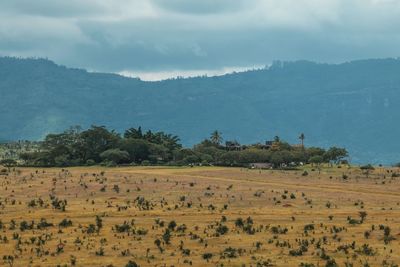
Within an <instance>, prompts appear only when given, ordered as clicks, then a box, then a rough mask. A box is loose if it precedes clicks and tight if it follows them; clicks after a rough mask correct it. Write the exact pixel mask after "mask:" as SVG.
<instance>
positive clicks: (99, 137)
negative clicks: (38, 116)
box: [8, 126, 348, 168]
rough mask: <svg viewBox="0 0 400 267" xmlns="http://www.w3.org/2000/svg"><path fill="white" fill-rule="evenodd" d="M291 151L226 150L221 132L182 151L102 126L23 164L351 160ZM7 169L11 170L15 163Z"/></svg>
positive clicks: (284, 147) (269, 145) (337, 154)
mask: <svg viewBox="0 0 400 267" xmlns="http://www.w3.org/2000/svg"><path fill="white" fill-rule="evenodd" d="M299 139H300V140H301V144H299V145H290V144H289V143H287V142H285V141H283V140H281V139H280V138H279V137H278V136H276V137H275V138H274V140H273V141H269V142H266V143H265V144H263V143H257V144H251V145H240V144H239V143H238V142H237V141H227V142H225V144H223V142H222V141H223V138H222V135H221V133H220V132H218V131H215V132H213V133H212V134H211V135H210V138H208V139H205V140H203V141H202V142H200V143H199V144H196V145H194V146H193V147H192V148H186V147H183V146H182V144H181V143H180V139H179V137H178V136H176V135H173V134H168V133H165V132H162V131H160V132H153V131H151V130H147V131H143V130H142V128H141V127H138V128H130V129H128V130H126V131H125V132H124V133H123V134H120V133H118V132H116V131H114V130H109V129H107V128H106V127H104V126H92V127H90V128H89V129H86V130H82V129H81V128H80V127H71V128H70V129H68V130H66V131H64V132H62V133H58V134H48V135H47V136H46V137H45V139H44V140H43V141H42V142H39V143H38V145H37V149H36V150H35V151H29V152H26V151H23V152H21V153H20V154H19V161H18V162H19V164H22V165H27V166H43V167H45V166H49V167H50V166H58V167H64V166H84V165H87V166H90V165H98V164H101V165H105V166H115V165H122V164H130V165H178V166H179V165H180V166H182V165H198V164H203V165H219V166H249V164H251V163H268V164H270V165H271V167H275V168H279V167H289V166H296V165H299V164H306V163H312V164H321V163H324V162H326V163H328V162H331V163H339V162H341V161H343V160H345V159H346V158H347V157H348V152H347V151H346V149H344V148H338V147H331V148H329V149H324V148H320V147H305V146H304V139H305V136H304V134H301V135H300V137H299ZM8 164H12V162H11V161H9V162H8Z"/></svg>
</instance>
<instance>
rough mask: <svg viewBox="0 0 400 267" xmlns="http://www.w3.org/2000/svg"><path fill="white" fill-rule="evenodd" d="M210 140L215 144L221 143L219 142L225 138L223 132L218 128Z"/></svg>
mask: <svg viewBox="0 0 400 267" xmlns="http://www.w3.org/2000/svg"><path fill="white" fill-rule="evenodd" d="M210 140H211V142H213V143H214V144H216V145H219V144H221V142H222V140H223V139H222V136H221V133H220V132H218V131H217V130H215V131H214V132H212V134H211V137H210Z"/></svg>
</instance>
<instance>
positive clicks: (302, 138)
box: [299, 133, 306, 147]
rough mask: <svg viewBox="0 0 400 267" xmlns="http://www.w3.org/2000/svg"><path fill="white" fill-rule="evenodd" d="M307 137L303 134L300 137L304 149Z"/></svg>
mask: <svg viewBox="0 0 400 267" xmlns="http://www.w3.org/2000/svg"><path fill="white" fill-rule="evenodd" d="M305 138H306V137H305V136H304V133H301V134H300V136H299V139H300V140H301V146H302V147H304V139H305Z"/></svg>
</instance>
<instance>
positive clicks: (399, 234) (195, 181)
mask: <svg viewBox="0 0 400 267" xmlns="http://www.w3.org/2000/svg"><path fill="white" fill-rule="evenodd" d="M305 169H306V170H307V173H308V174H306V173H304V170H305ZM305 169H304V170H298V171H277V170H249V169H240V168H219V167H194V168H172V167H171V168H167V167H129V168H128V167H126V168H125V167H120V168H100V167H87V168H68V169H57V168H51V169H33V168H17V169H16V170H10V172H9V173H3V174H2V175H0V220H1V223H0V229H1V230H0V266H118V267H120V266H136V265H135V263H136V264H137V265H139V266H397V265H396V264H399V263H400V246H399V245H400V205H399V204H400V182H399V181H400V178H398V177H397V176H398V172H399V170H398V169H384V168H380V169H375V170H374V171H373V172H371V173H370V174H369V175H368V177H367V175H366V174H365V173H362V172H361V170H360V169H359V168H357V167H351V168H350V167H348V166H342V167H341V168H338V167H337V166H334V167H328V166H327V167H324V168H322V170H321V171H320V172H319V171H318V170H311V167H306V168H305ZM129 262H130V265H129V264H128V263H129Z"/></svg>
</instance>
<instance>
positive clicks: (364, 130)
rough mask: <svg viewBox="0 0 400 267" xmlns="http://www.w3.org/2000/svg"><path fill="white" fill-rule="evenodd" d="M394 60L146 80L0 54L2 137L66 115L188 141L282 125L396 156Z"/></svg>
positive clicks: (362, 158) (369, 153)
mask: <svg viewBox="0 0 400 267" xmlns="http://www.w3.org/2000/svg"><path fill="white" fill-rule="evenodd" d="M399 74H400V60H397V59H377V60H363V61H354V62H349V63H344V64H338V65H329V64H317V63H313V62H307V61H298V62H288V63H282V62H277V63H275V64H273V66H272V67H271V68H269V69H263V70H256V71H249V72H244V73H235V74H230V75H224V76H220V77H208V78H207V77H202V78H190V79H177V80H167V81H162V82H143V81H140V80H138V79H130V78H125V77H121V76H118V75H113V74H101V73H88V72H86V71H84V70H77V69H68V68H66V67H63V66H58V65H56V64H54V63H53V62H51V61H48V60H43V59H15V58H0V92H1V97H0V123H1V124H0V125H1V126H0V127H1V128H0V140H11V139H40V138H42V137H43V136H44V135H45V134H46V133H49V132H55V131H61V130H63V129H65V128H67V127H69V126H71V125H77V124H79V125H82V126H84V127H87V126H90V125H91V124H100V125H106V126H108V127H110V128H114V129H116V130H122V129H125V128H129V127H132V126H139V125H141V126H142V127H143V128H152V129H155V130H164V131H169V132H173V133H175V134H178V135H179V136H180V137H181V139H182V141H183V143H184V144H186V145H191V144H194V143H196V142H198V141H200V140H201V139H202V138H205V137H208V133H210V132H211V131H213V130H215V129H218V130H220V131H221V132H222V133H223V135H224V137H225V139H233V138H236V139H238V141H240V142H256V141H263V140H266V139H270V138H272V137H273V136H274V135H279V136H281V137H282V138H283V139H286V140H288V141H289V142H292V143H295V142H298V140H297V136H298V135H299V133H300V132H304V133H305V135H306V140H305V141H306V144H307V145H318V146H328V145H339V146H345V147H346V148H348V149H349V150H350V152H351V154H352V156H353V158H352V160H353V161H355V162H373V163H381V162H382V163H394V162H397V161H400V142H398V141H397V137H398V136H399V135H400V124H399V123H398V122H399V121H400V106H399V105H398V103H399V100H400V75H399Z"/></svg>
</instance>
